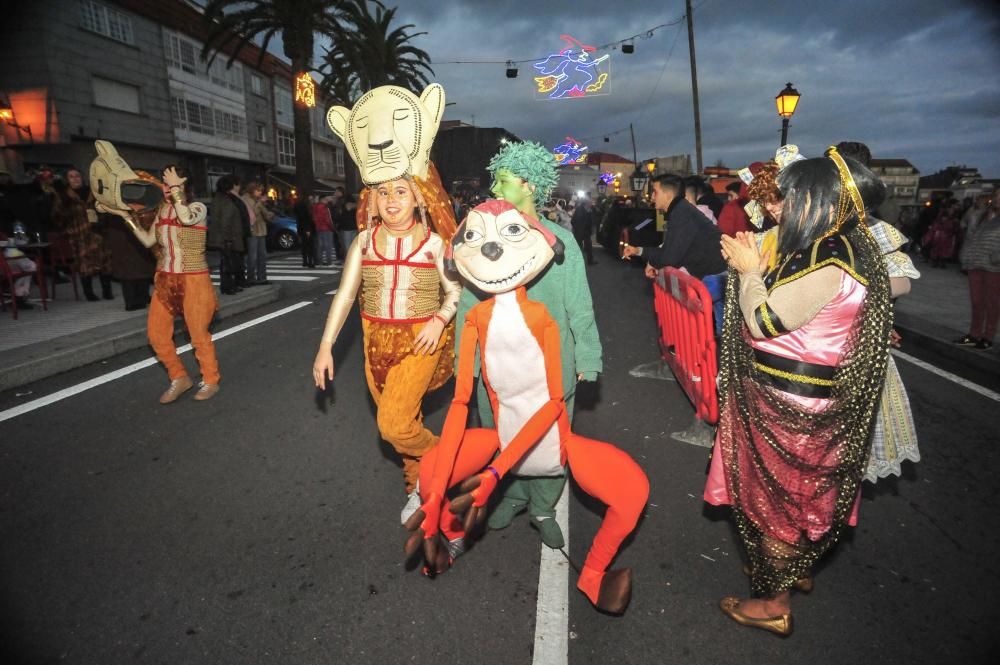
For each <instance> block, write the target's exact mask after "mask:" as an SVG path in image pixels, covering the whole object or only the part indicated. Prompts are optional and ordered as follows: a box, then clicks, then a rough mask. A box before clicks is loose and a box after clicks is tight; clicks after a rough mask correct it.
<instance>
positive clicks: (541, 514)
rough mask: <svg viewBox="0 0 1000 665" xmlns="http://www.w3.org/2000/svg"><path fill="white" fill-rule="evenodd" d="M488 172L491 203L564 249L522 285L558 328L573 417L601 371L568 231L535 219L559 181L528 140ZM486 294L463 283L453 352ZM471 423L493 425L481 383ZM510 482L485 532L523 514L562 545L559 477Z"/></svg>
mask: <svg viewBox="0 0 1000 665" xmlns="http://www.w3.org/2000/svg"><path fill="white" fill-rule="evenodd" d="M487 168H488V170H489V171H490V173H492V174H493V179H494V180H493V186H492V187H491V191H492V192H493V195H494V196H496V197H497V198H498V199H503V200H504V201H507V202H508V203H511V204H512V205H513V206H514V207H516V208H517V209H518V210H519V211H521V212H522V213H524V214H526V215H531V216H532V217H534V218H536V219H538V220H539V221H540V222H541V223H542V224H544V225H545V226H546V227H547V228H548V229H549V230H550V231H552V233H553V234H555V236H556V237H557V238H559V239H560V240H562V242H563V245H564V246H565V248H566V252H565V258H564V259H563V261H562V263H561V264H557V263H555V262H553V263H551V264H550V265H549V267H548V268H547V269H546V270H545V272H543V273H542V274H541V275H539V276H538V277H537V278H536V279H535V281H533V282H532V283H531V284H529V285H528V296H529V297H530V298H531V299H532V300H538V301H540V302H542V303H543V304H544V305H545V307H546V308H548V310H549V314H551V315H552V318H553V319H555V321H556V323H557V324H558V325H559V344H560V350H561V356H562V372H563V376H562V380H563V390H564V391H565V400H566V411H567V413H568V415H569V418H570V421H571V422H572V419H573V400H574V396H575V394H576V384H577V381H596V380H597V375H598V374H599V373H600V372H601V370H602V369H603V364H602V360H601V340H600V337H599V335H598V332H597V322H596V321H595V320H594V306H593V302H592V300H591V297H590V285H589V284H588V283H587V272H586V268H585V266H584V262H583V254H582V253H581V252H580V247H579V245H577V243H576V240H575V239H574V237H573V234H572V233H571V232H569V231H567V230H566V229H564V228H562V227H561V226H559V225H558V224H556V223H555V222H552V221H550V220H548V219H546V218H545V217H544V216H541V215H539V214H538V212H537V211H538V209H539V208H541V207H542V206H543V205H544V204H545V203H546V201H548V198H549V195H550V194H551V193H552V189H553V188H554V187H555V185H556V182H557V181H558V179H559V177H558V175H557V173H556V161H555V158H554V157H553V156H552V153H551V152H549V151H548V150H547V149H546V148H545V147H544V146H542V145H540V144H538V143H534V142H531V141H525V142H520V143H508V144H507V145H505V146H504V147H503V148H501V149H500V152H498V153H497V154H496V155H494V156H493V159H491V160H490V164H489V166H488V167H487ZM486 297H488V295H487V294H483V293H482V292H480V291H478V290H476V289H475V288H474V287H471V286H470V285H468V284H463V289H462V295H461V298H460V299H459V301H458V314H457V315H456V322H457V323H456V328H455V331H456V339H455V348H459V345H460V342H461V340H460V339H459V336H460V335H461V331H462V329H463V327H464V324H465V315H466V313H467V312H468V311H469V309H471V308H472V307H473V306H474V305H476V304H478V303H479V301H480V300H483V299H485V298H486ZM475 371H476V376H477V377H478V376H479V358H478V357H477V358H476V369H475ZM476 403H477V405H478V408H479V418H480V421H481V423H482V426H483V427H494V426H495V425H494V422H493V407H492V405H491V404H490V401H489V397H488V396H487V393H486V388H485V387H484V386H483V382H482V381H479V387H478V390H477V392H476ZM509 477H511V478H512V479H511V481H510V482H509V483H507V484H506V486H505V487H502V488H501V490H500V491H501V492H502V494H501V499H500V502H499V504H497V506H496V507H495V508H494V510H493V512H492V513H490V516H489V518H488V520H487V524H488V525H489V527H490V528H491V529H503V528H506V527H508V526H510V524H511V522H512V521H513V520H514V517H515V516H516V515H517V514H518V513H520V512H522V511H523V510H525V509H527V510H528V513H529V514H530V515H531V522H532V524H533V525H534V526H535V527H537V528H538V531H539V533H540V534H541V536H542V542H543V543H545V544H546V545H547V546H549V547H552V548H559V547H562V546H563V545H564V544H565V541H564V539H563V534H562V530H561V529H560V528H559V525H558V524H557V523H556V520H555V516H556V509H555V506H556V502H558V501H559V496H560V495H561V494H562V491H563V487H564V485H565V484H566V476H565V474H563V475H560V476H555V477H528V476H517V475H515V474H510V476H509Z"/></svg>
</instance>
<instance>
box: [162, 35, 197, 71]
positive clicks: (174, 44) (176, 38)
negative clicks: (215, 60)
mask: <svg viewBox="0 0 1000 665" xmlns="http://www.w3.org/2000/svg"><path fill="white" fill-rule="evenodd" d="M163 50H164V51H165V53H166V56H167V64H168V65H170V66H171V67H174V68H176V69H182V70H184V71H185V72H187V73H189V74H198V73H199V72H198V66H197V63H198V60H197V56H196V52H197V50H198V47H197V45H196V44H195V43H194V42H192V41H191V40H189V39H184V38H183V37H181V36H180V35H175V34H173V33H169V32H166V33H164V35H163Z"/></svg>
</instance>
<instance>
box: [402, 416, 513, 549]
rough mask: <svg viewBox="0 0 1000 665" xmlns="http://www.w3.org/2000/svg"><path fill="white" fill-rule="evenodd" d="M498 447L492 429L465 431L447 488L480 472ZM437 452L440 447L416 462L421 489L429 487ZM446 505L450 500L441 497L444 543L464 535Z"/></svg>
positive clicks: (498, 440)
mask: <svg viewBox="0 0 1000 665" xmlns="http://www.w3.org/2000/svg"><path fill="white" fill-rule="evenodd" d="M499 448H500V439H498V438H497V432H496V430H493V429H469V430H466V431H465V435H464V436H463V437H462V443H461V444H460V445H459V448H458V455H457V457H456V458H455V465H454V467H453V468H452V471H451V476H449V478H448V483H447V487H448V489H451V488H452V487H454V486H455V485H457V484H459V483H460V482H462V481H464V480H465V479H466V478H469V477H471V476H474V475H475V474H477V473H479V472H480V471H482V470H483V469H484V468H485V467H486V465H487V464H489V463H490V460H491V459H493V456H494V455H495V454H496V452H497V450H499ZM440 450H441V448H440V446H435V447H434V448H431V450H430V451H429V452H428V453H427V454H426V455H424V456H423V458H422V460H421V463H420V486H421V487H432V486H433V485H432V482H431V479H432V478H433V476H434V473H435V470H436V469H435V467H437V465H438V462H439V461H438V459H437V455H438V451H440ZM440 463H441V464H446V463H447V462H446V460H440ZM450 506H451V501H449V500H448V499H447V498H445V500H444V506H442V508H441V532H442V533H444V535H445V537H446V538H447V539H448V540H455V539H456V538H461V537H462V536H464V535H465V530H464V529H463V528H462V520H461V519H459V518H458V517H457V516H455V515H452V513H451V511H450V510H449V507H450Z"/></svg>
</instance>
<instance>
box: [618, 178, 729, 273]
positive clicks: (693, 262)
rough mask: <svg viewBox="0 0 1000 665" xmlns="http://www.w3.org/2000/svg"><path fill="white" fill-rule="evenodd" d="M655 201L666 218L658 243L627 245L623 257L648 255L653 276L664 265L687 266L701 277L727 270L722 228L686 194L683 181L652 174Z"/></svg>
mask: <svg viewBox="0 0 1000 665" xmlns="http://www.w3.org/2000/svg"><path fill="white" fill-rule="evenodd" d="M653 202H654V203H655V205H656V209H657V210H659V211H661V212H663V214H664V215H665V216H666V218H667V223H666V226H665V227H664V229H663V242H662V243H661V244H660V246H659V247H634V246H632V245H625V247H624V249H623V252H622V258H624V259H627V258H630V257H632V256H641V257H643V258H644V259H646V262H647V264H646V275H647V276H648V277H654V276H655V275H656V271H657V270H658V269H660V268H663V267H665V266H673V267H674V268H684V269H685V270H687V271H688V272H689V273H691V274H692V275H694V276H695V277H697V278H698V279H702V278H703V277H705V276H706V275H716V274H718V273H720V272H724V271H725V270H726V262H725V261H724V260H723V259H722V256H721V255H720V254H719V238H720V236H721V232H720V231H719V228H718V227H717V226H715V225H714V224H712V222H711V221H710V220H709V219H708V218H707V217H705V215H703V214H702V213H701V211H699V210H698V209H697V208H696V207H694V206H693V205H691V204H690V203H688V201H687V200H686V199H685V198H684V181H683V179H681V177H680V176H676V175H672V174H670V173H665V174H663V175H659V176H656V177H655V178H653Z"/></svg>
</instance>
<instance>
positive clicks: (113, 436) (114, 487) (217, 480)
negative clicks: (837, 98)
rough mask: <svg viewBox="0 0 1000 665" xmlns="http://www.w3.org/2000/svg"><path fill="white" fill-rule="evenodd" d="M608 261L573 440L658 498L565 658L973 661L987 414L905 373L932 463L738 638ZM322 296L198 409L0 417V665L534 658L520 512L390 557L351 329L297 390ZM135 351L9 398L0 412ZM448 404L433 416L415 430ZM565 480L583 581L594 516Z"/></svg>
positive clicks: (725, 560)
mask: <svg viewBox="0 0 1000 665" xmlns="http://www.w3.org/2000/svg"><path fill="white" fill-rule="evenodd" d="M600 258H601V260H600V263H599V264H598V265H597V266H594V267H592V268H591V269H590V270H591V272H590V275H591V283H592V289H593V293H594V298H595V302H596V309H597V317H598V323H599V326H600V329H601V333H602V339H603V342H604V348H605V368H606V371H605V373H604V375H603V377H602V379H601V381H600V383H599V384H597V385H596V386H594V387H592V388H591V389H589V390H585V391H584V394H581V396H580V398H579V399H578V407H577V408H578V415H577V418H576V423H575V429H576V431H578V432H580V433H581V434H584V435H586V436H590V437H593V438H598V439H603V440H606V441H610V442H613V443H615V444H617V445H619V446H620V447H621V448H623V449H624V450H626V451H627V452H629V453H630V454H631V455H632V456H633V457H635V458H636V460H637V461H638V462H639V463H640V464H641V465H642V466H643V468H644V469H645V471H646V473H647V474H648V476H649V477H650V480H651V485H652V490H651V494H650V499H649V505H648V506H647V509H646V513H645V516H644V519H643V521H642V522H641V523H640V526H639V528H638V530H637V532H636V534H635V536H634V538H633V540H632V541H631V542H630V544H629V545H628V547H627V548H625V549H624V551H623V552H622V553H621V555H620V556H619V558H618V561H617V565H621V566H632V567H633V568H634V570H635V575H636V586H635V593H634V597H633V601H632V605H631V607H630V608H629V610H628V613H627V614H626V615H625V616H624V617H621V618H612V617H608V616H605V615H602V614H600V613H598V612H596V611H594V610H593V609H592V608H591V606H590V605H589V603H588V602H587V601H586V599H585V598H584V597H583V596H582V595H581V594H579V593H578V592H577V591H576V590H575V588H574V584H575V573H572V572H571V573H570V581H569V584H570V592H569V593H570V595H569V606H568V613H569V617H568V626H569V636H568V637H569V639H568V645H569V646H568V662H569V663H571V664H573V665H583V664H595V665H596V664H606V663H636V664H645V663H699V664H700V663H704V664H716V663H718V664H723V663H764V662H770V663H810V665H821V664H825V663H830V664H834V663H836V664H840V663H846V662H865V661H871V660H879V661H882V662H885V663H907V664H916V663H928V664H930V663H935V664H936V663H953V662H954V663H978V662H985V660H986V659H987V657H988V654H989V653H990V652H992V650H993V648H994V647H995V646H996V645H997V637H996V628H995V626H996V623H997V620H998V618H1000V616H998V614H1000V613H998V611H997V605H996V597H997V591H998V584H997V581H998V564H997V554H998V552H1000V549H998V547H997V535H996V534H997V532H994V531H992V530H991V527H989V524H991V523H993V522H992V520H993V519H994V518H995V517H994V516H995V513H996V510H997V508H998V505H1000V504H998V500H997V490H996V489H995V488H996V485H994V482H995V479H996V477H997V472H998V454H997V443H998V434H997V432H998V424H1000V417H998V412H1000V409H998V404H997V402H996V401H993V400H992V399H990V398H989V397H986V396H983V395H980V394H977V393H975V392H972V391H969V390H967V389H966V388H963V387H961V386H959V385H957V384H955V383H953V382H950V381H948V380H946V379H944V378H941V377H940V376H937V375H935V374H933V373H930V372H928V371H926V370H924V369H921V368H918V367H916V366H914V365H911V364H909V363H908V362H906V361H903V360H899V361H898V364H899V367H900V371H901V372H902V375H903V378H904V380H905V382H906V385H907V387H908V389H909V392H910V399H911V400H912V403H913V406H914V412H915V416H916V419H917V425H918V428H919V432H920V435H921V452H922V455H923V459H922V461H921V462H920V463H919V464H916V465H908V466H907V469H906V473H905V475H904V477H903V478H900V479H891V480H887V481H880V482H879V484H878V485H877V486H875V487H871V486H866V488H865V491H864V501H863V504H862V508H861V523H860V526H859V527H858V528H857V529H856V530H854V531H853V532H852V533H850V534H848V536H847V537H846V538H845V539H844V541H843V542H841V544H840V545H839V546H838V548H837V549H836V551H835V552H834V553H833V554H832V555H831V556H828V557H827V558H826V559H825V560H824V562H823V565H822V567H821V568H820V569H819V570H818V571H817V575H816V589H815V591H813V593H812V594H810V595H808V596H803V595H798V596H796V597H795V598H794V605H793V612H794V615H795V621H796V625H795V634H794V635H793V636H792V637H791V638H789V639H787V640H781V639H778V638H776V637H774V636H772V635H769V634H765V633H762V632H759V631H752V630H750V629H747V628H742V627H740V626H737V625H736V624H734V623H732V622H731V621H730V620H729V619H727V618H726V617H724V616H723V615H722V614H721V612H720V611H719V610H718V609H717V602H718V600H719V598H720V597H722V596H724V595H729V594H733V593H735V594H743V593H745V592H746V591H747V586H748V585H747V581H746V579H745V578H744V577H743V575H742V573H741V571H740V566H741V564H740V552H739V547H738V544H737V542H736V541H735V539H734V531H733V529H732V528H731V527H730V524H729V522H728V520H727V519H726V514H725V512H724V511H721V510H718V509H709V508H707V507H706V506H705V504H704V503H703V502H702V500H701V491H702V487H703V484H704V478H705V466H706V461H707V452H708V451H707V450H706V449H703V448H697V447H694V446H690V445H687V444H683V443H680V442H678V441H675V440H673V439H672V438H671V437H670V433H671V432H673V431H676V430H680V429H683V428H684V427H686V426H687V425H688V424H689V422H690V419H691V409H690V407H689V405H688V403H687V401H686V399H685V398H684V396H683V395H682V394H681V392H680V391H679V389H678V388H677V386H676V384H674V383H672V382H670V381H662V380H653V379H640V378H634V377H632V376H630V375H629V373H628V370H629V369H631V368H633V367H635V366H636V365H639V364H641V363H644V362H648V361H651V360H654V359H655V358H656V356H657V349H656V345H655V323H654V318H653V315H652V311H651V305H650V294H649V287H648V284H647V283H646V282H645V280H644V278H643V277H642V274H641V271H639V270H630V269H627V268H626V267H624V266H623V265H621V264H620V263H619V262H617V261H615V260H614V259H612V258H610V257H608V256H601V257H600ZM334 285H335V284H334V283H333V282H329V281H328V279H327V278H324V279H323V280H318V281H317V282H315V283H313V282H310V283H308V284H305V285H303V284H293V285H292V286H291V288H289V289H288V290H287V291H286V293H287V295H286V296H285V297H284V298H283V300H282V301H281V302H279V303H275V304H274V305H273V306H271V307H269V308H267V309H265V310H262V311H258V312H253V313H249V314H247V315H244V316H242V317H239V318H237V319H234V320H231V321H226V322H225V326H224V327H225V328H230V327H232V326H235V325H238V324H239V323H241V322H245V321H250V320H253V319H256V318H257V317H259V316H260V315H261V314H263V313H267V312H268V311H276V310H280V309H282V308H283V307H287V306H289V305H292V304H295V303H297V302H310V304H308V305H305V306H303V307H301V308H300V309H297V310H294V311H292V312H290V313H287V314H285V315H283V316H280V317H278V318H275V319H272V320H270V321H267V322H264V323H260V324H258V325H254V326H252V327H250V328H247V329H246V330H242V331H241V332H238V333H236V334H233V335H230V336H229V337H226V338H225V339H222V340H220V341H219V342H218V343H217V348H218V353H219V358H220V363H221V368H222V374H223V382H222V391H221V392H220V394H219V396H218V397H217V398H216V399H214V400H212V401H210V402H205V403H198V402H194V401H191V400H190V399H189V398H186V399H182V400H181V401H179V402H178V403H176V404H173V405H169V406H160V405H159V404H157V402H156V398H157V396H158V395H159V393H160V392H161V391H162V390H163V389H164V387H165V385H166V378H165V375H164V374H163V372H162V370H161V369H159V368H158V367H150V368H146V369H142V370H139V371H136V372H133V373H131V374H128V375H127V376H124V377H122V378H119V379H116V380H114V381H110V382H108V383H105V384H103V385H100V386H98V387H95V388H92V389H90V390H87V391H85V392H82V393H80V394H78V395H75V396H73V397H70V398H67V399H65V400H62V401H59V402H56V403H54V404H51V405H49V406H46V407H43V408H40V409H38V410H35V411H32V412H30V413H27V414H24V415H20V416H18V417H16V418H13V419H10V420H7V421H5V422H2V423H0V590H2V591H0V663H4V664H11V665H13V664H19V663H84V664H91V663H93V664H116V663H170V664H176V663H190V664H201V663H205V664H209V663H212V664H214V663H227V664H228V663H233V664H237V663H238V664H249V663H262V664H263V663H266V664H272V663H273V664H284V663H288V664H295V665H305V664H313V663H316V664H319V663H323V664H329V663H409V662H413V663H476V664H477V665H490V664H493V663H498V664H499V663H504V664H528V663H531V662H532V653H533V644H534V641H535V635H534V631H535V611H536V598H537V593H538V565H539V551H540V547H539V541H538V537H537V534H536V532H535V531H534V530H533V529H531V528H530V527H529V526H528V523H527V520H526V519H525V518H524V517H520V518H518V520H517V521H515V523H514V525H513V526H512V527H511V528H509V529H506V530H504V531H499V532H491V533H487V534H486V535H485V537H484V538H483V539H482V540H481V541H479V542H478V543H477V544H476V546H475V547H474V548H473V549H472V550H471V551H470V552H469V553H468V554H467V555H466V556H464V557H463V558H461V559H459V560H458V562H457V563H456V566H455V567H454V568H453V569H452V570H451V571H450V572H448V573H447V574H445V575H443V576H441V577H439V578H438V579H436V580H433V581H432V580H428V579H427V578H424V577H423V576H422V575H421V574H420V572H419V570H415V569H412V565H411V566H407V565H405V564H404V562H403V560H402V543H403V540H404V534H403V532H402V529H401V527H400V526H399V524H398V514H399V509H400V507H401V506H402V503H403V501H404V494H403V489H402V482H401V478H402V476H401V472H400V469H399V465H398V463H397V462H396V461H395V458H394V454H393V452H392V451H391V449H389V448H388V447H387V446H386V445H385V444H382V443H381V442H380V441H379V439H378V436H377V433H376V429H375V422H374V417H373V409H372V407H371V404H370V400H369V398H368V395H367V390H366V388H365V385H364V379H363V375H362V357H361V347H360V326H359V324H358V322H357V319H356V316H355V317H353V318H352V320H350V321H349V322H348V324H347V326H346V328H345V334H344V336H342V338H341V341H340V342H338V347H337V349H336V360H337V372H338V373H337V378H336V382H335V389H334V390H333V392H332V393H331V394H329V395H320V394H317V392H316V391H315V389H314V388H313V386H312V381H311V371H310V370H311V364H312V359H313V355H314V353H315V348H316V344H317V342H318V340H319V336H320V332H321V328H322V325H323V321H324V318H325V313H326V309H327V306H328V303H329V296H327V295H323V294H324V293H325V291H328V290H330V289H331V288H333V286H334ZM909 351H911V352H913V351H912V350H909ZM148 355H149V354H148V352H145V351H143V352H135V353H131V354H126V355H123V356H121V357H118V358H116V359H114V360H113V361H108V362H106V363H101V364H100V365H96V366H90V367H85V368H82V369H80V370H76V371H74V372H70V373H68V374H64V375H61V376H58V377H54V378H52V379H49V380H46V381H42V382H39V383H37V384H34V385H31V386H26V387H22V388H19V389H17V390H16V391H10V392H7V393H0V411H3V410H6V409H9V408H11V407H13V406H16V405H18V404H21V403H24V402H26V401H28V400H31V399H34V398H36V397H39V396H43V395H48V394H50V393H54V392H56V391H58V390H61V389H63V388H66V387H70V386H74V385H77V384H79V383H81V382H82V381H86V380H88V379H91V378H94V377H98V376H101V375H104V374H106V373H108V372H110V371H112V370H115V369H117V368H120V367H125V366H128V365H129V364H131V363H134V362H137V361H139V360H142V359H143V358H146V357H148ZM925 360H928V361H930V362H932V363H934V362H935V359H933V358H926V357H925ZM185 361H186V362H187V364H188V366H189V367H191V368H194V367H195V364H194V358H193V357H191V355H190V354H187V355H186V356H185ZM995 389H996V388H995V387H994V390H995ZM450 391H451V385H450V384H449V385H447V386H445V388H443V389H442V390H441V391H439V393H437V394H436V395H434V396H433V397H431V398H430V399H429V400H428V403H427V406H428V409H427V411H428V423H429V425H430V427H431V428H432V429H438V428H440V425H441V422H442V421H443V418H444V415H445V411H446V408H447V403H448V399H449V397H450ZM29 392H30V394H25V393H29ZM569 487H570V490H569V491H570V495H569V504H570V509H569V513H570V529H569V540H570V547H569V551H568V555H569V557H570V559H571V560H572V562H573V563H574V564H575V565H577V566H579V565H580V564H581V563H582V560H583V558H584V556H585V554H586V551H587V548H588V547H589V543H590V539H591V538H592V537H593V534H594V533H595V532H596V530H597V528H598V526H599V521H600V514H601V507H600V506H598V505H594V504H593V502H592V501H591V500H590V499H588V498H587V497H586V496H585V495H583V494H582V493H581V492H580V491H579V490H578V489H576V488H575V487H573V485H572V484H570V486H569ZM994 524H995V523H994Z"/></svg>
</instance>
